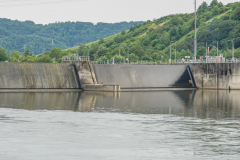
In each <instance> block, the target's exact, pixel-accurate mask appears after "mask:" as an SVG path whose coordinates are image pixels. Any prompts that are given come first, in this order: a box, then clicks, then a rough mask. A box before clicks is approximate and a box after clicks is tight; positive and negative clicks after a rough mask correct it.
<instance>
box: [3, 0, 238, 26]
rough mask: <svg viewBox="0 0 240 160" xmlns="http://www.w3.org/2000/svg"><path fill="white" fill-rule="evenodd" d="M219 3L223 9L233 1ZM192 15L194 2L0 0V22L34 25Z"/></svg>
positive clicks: (160, 0) (206, 0)
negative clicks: (1, 20) (8, 21)
mask: <svg viewBox="0 0 240 160" xmlns="http://www.w3.org/2000/svg"><path fill="white" fill-rule="evenodd" d="M203 1H205V2H207V3H208V4H210V3H211V1H212V0H197V6H199V5H201V3H202V2H203ZM218 1H219V0H218ZM220 2H222V3H223V4H224V5H226V4H228V3H233V2H237V1H236V0H221V1H220ZM197 8H198V7H197ZM192 12H194V0H0V18H8V19H12V20H19V21H26V20H31V21H33V22H35V23H37V24H49V23H55V22H66V21H71V22H76V21H81V22H92V23H94V24H96V23H98V22H106V23H116V22H122V21H127V22H129V21H147V20H153V19H158V18H161V17H163V16H167V15H170V14H179V13H192Z"/></svg>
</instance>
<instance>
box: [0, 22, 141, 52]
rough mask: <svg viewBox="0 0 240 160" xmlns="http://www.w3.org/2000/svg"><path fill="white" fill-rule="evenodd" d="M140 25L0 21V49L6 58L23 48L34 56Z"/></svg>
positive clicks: (91, 40)
mask: <svg viewBox="0 0 240 160" xmlns="http://www.w3.org/2000/svg"><path fill="white" fill-rule="evenodd" d="M141 23H143V22H120V23H113V24H110V23H97V24H93V23H89V22H62V23H60V22H59V23H52V24H48V25H41V24H35V23H34V22H32V21H25V22H20V21H17V20H15V21H14V20H10V19H5V18H0V47H3V48H5V49H6V50H7V54H8V56H10V55H11V53H12V52H14V51H20V52H24V49H25V50H26V48H29V49H30V50H31V51H32V52H33V53H34V54H35V55H37V54H42V53H44V52H46V51H50V50H51V49H52V48H54V47H57V48H61V49H66V48H70V47H73V46H78V45H79V44H80V43H83V44H85V43H89V42H93V41H96V40H98V39H100V38H102V37H103V38H104V37H108V36H110V35H113V34H116V33H119V32H121V31H122V30H127V29H129V28H130V27H132V26H134V25H135V24H141Z"/></svg>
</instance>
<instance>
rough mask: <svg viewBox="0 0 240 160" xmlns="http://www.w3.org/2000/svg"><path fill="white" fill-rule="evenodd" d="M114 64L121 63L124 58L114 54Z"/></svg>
mask: <svg viewBox="0 0 240 160" xmlns="http://www.w3.org/2000/svg"><path fill="white" fill-rule="evenodd" d="M113 58H114V61H115V63H123V62H124V61H125V57H123V56H121V55H118V54H116V55H115V56H113Z"/></svg>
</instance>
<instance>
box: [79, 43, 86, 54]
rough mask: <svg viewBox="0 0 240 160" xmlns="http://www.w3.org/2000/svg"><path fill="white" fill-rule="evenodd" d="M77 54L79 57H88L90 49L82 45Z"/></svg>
mask: <svg viewBox="0 0 240 160" xmlns="http://www.w3.org/2000/svg"><path fill="white" fill-rule="evenodd" d="M77 53H78V55H79V56H87V55H88V49H87V47H86V46H85V45H84V44H82V43H81V44H80V45H79V47H78V50H77Z"/></svg>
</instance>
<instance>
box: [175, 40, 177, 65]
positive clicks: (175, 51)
mask: <svg viewBox="0 0 240 160" xmlns="http://www.w3.org/2000/svg"><path fill="white" fill-rule="evenodd" d="M176 52H177V49H176V43H175V63H177V62H176Z"/></svg>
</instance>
